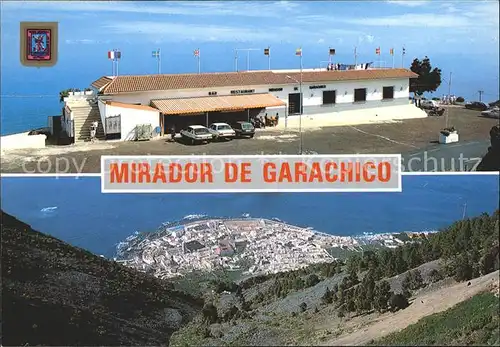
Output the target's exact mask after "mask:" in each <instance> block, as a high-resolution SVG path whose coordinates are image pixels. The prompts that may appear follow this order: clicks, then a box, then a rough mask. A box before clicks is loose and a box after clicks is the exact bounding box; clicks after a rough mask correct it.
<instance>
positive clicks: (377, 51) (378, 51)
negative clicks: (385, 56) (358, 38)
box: [375, 47, 380, 55]
mask: <svg viewBox="0 0 500 347" xmlns="http://www.w3.org/2000/svg"><path fill="white" fill-rule="evenodd" d="M375 54H378V55H380V47H378V48H376V49H375Z"/></svg>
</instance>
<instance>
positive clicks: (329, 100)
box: [323, 90, 337, 105]
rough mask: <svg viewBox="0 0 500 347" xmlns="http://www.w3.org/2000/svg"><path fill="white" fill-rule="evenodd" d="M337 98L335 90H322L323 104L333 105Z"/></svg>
mask: <svg viewBox="0 0 500 347" xmlns="http://www.w3.org/2000/svg"><path fill="white" fill-rule="evenodd" d="M336 99H337V95H336V93H335V90H324V91H323V105H333V104H335V101H336Z"/></svg>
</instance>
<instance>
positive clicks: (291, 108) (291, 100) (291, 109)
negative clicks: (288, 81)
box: [288, 93, 300, 115]
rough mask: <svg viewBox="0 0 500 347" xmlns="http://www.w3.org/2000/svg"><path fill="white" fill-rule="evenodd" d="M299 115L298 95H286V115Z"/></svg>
mask: <svg viewBox="0 0 500 347" xmlns="http://www.w3.org/2000/svg"><path fill="white" fill-rule="evenodd" d="M299 113H300V93H292V94H288V114H289V115H292V114H299Z"/></svg>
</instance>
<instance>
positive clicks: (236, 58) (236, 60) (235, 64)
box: [234, 49, 238, 72]
mask: <svg viewBox="0 0 500 347" xmlns="http://www.w3.org/2000/svg"><path fill="white" fill-rule="evenodd" d="M234 71H236V72H238V50H237V49H235V50H234Z"/></svg>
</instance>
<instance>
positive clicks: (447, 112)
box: [445, 71, 451, 128]
mask: <svg viewBox="0 0 500 347" xmlns="http://www.w3.org/2000/svg"><path fill="white" fill-rule="evenodd" d="M450 99H451V71H450V78H449V79H448V100H450ZM449 109H450V108H449V107H447V108H446V117H445V118H446V124H445V125H446V126H445V128H448V114H449Z"/></svg>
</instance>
